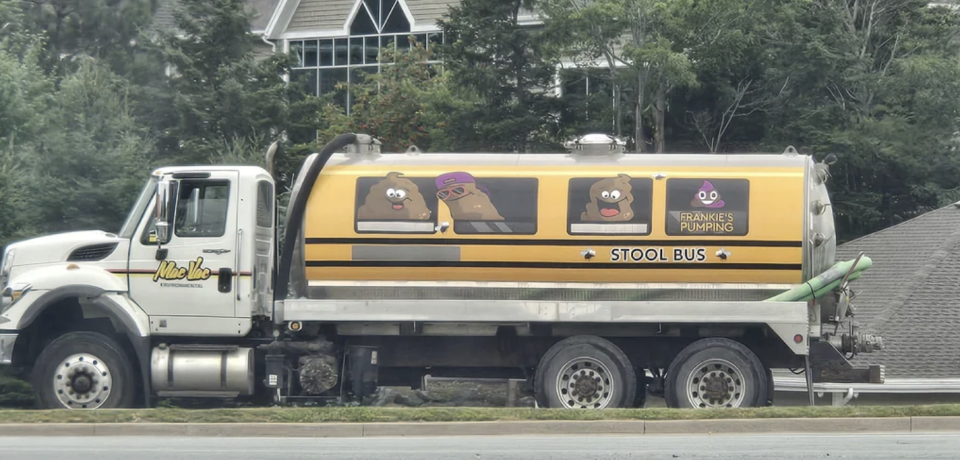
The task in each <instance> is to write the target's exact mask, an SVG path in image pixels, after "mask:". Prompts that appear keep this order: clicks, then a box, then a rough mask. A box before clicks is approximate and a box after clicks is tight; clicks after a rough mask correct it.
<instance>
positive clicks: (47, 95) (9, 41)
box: [0, 0, 54, 247]
mask: <svg viewBox="0 0 960 460" xmlns="http://www.w3.org/2000/svg"><path fill="white" fill-rule="evenodd" d="M23 26H24V21H23V16H22V14H21V12H20V10H19V8H17V6H16V4H15V2H13V1H10V0H0V28H2V30H3V34H2V35H0V211H3V212H4V215H5V217H4V218H3V219H0V247H3V246H4V245H5V244H6V243H8V242H9V241H10V239H12V238H13V237H14V235H15V233H16V230H17V226H18V222H19V219H18V218H17V217H18V216H19V213H17V212H15V211H14V210H15V209H17V203H18V200H19V198H21V197H23V196H24V193H23V190H21V189H20V188H19V187H17V184H16V182H15V179H16V178H17V176H18V174H20V172H21V170H22V167H23V166H24V164H26V163H27V162H28V160H29V158H28V156H27V152H26V150H27V148H28V145H29V144H30V143H31V142H33V141H35V140H36V139H39V138H41V137H42V135H43V133H44V131H45V130H46V128H47V120H46V118H45V116H44V115H45V113H46V111H47V109H48V107H49V106H50V104H51V102H52V99H53V98H52V96H51V94H52V92H53V91H54V86H53V83H52V82H51V81H50V80H49V79H48V78H47V77H46V76H45V75H44V72H43V69H42V68H41V66H40V61H41V58H40V55H41V52H42V48H41V46H42V43H41V41H40V37H38V36H36V35H34V34H31V33H30V32H29V31H27V30H25V29H24V27H23Z"/></svg>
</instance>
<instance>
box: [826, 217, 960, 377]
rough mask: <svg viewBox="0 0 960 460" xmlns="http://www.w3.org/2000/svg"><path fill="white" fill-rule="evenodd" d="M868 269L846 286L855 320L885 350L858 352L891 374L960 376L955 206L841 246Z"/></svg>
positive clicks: (842, 254) (959, 239) (959, 220)
mask: <svg viewBox="0 0 960 460" xmlns="http://www.w3.org/2000/svg"><path fill="white" fill-rule="evenodd" d="M861 251H862V252H863V253H864V254H865V255H867V256H869V257H870V258H871V259H873V267H872V268H871V269H870V270H867V271H866V272H865V273H864V275H863V276H862V277H861V278H860V279H858V280H857V281H855V282H853V284H851V287H853V289H854V291H856V292H857V296H856V298H855V300H854V305H855V306H856V308H857V311H856V318H857V319H858V323H860V324H861V327H862V329H863V330H864V331H865V332H871V333H876V334H879V335H881V336H882V337H883V340H884V348H885V349H884V350H883V351H881V352H879V353H872V354H869V355H860V356H858V357H857V358H856V361H858V362H861V363H873V364H883V365H885V366H886V371H887V375H888V376H891V377H911V378H960V359H958V358H960V340H958V339H957V332H958V331H960V203H957V204H955V205H949V206H945V207H943V208H940V209H937V210H934V211H930V212H928V213H926V214H922V215H920V216H918V217H915V218H913V219H910V220H908V221H905V222H902V223H900V224H898V225H895V226H893V227H889V228H887V229H884V230H881V231H879V232H877V233H873V234H871V235H867V236H864V237H862V238H859V239H856V240H853V241H850V242H848V243H846V244H843V245H840V246H839V247H838V248H837V257H838V260H848V259H852V258H854V257H856V256H857V254H858V253H860V252H861Z"/></svg>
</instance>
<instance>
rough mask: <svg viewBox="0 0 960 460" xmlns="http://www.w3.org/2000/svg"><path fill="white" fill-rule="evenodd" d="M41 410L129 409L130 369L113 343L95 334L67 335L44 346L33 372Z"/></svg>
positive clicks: (133, 389) (132, 378) (132, 390)
mask: <svg viewBox="0 0 960 460" xmlns="http://www.w3.org/2000/svg"><path fill="white" fill-rule="evenodd" d="M33 389H34V394H35V395H36V398H37V402H38V403H39V405H40V407H41V408H42V409H64V408H66V409H115V408H128V407H132V406H133V403H134V398H135V397H136V393H137V385H136V380H135V374H134V371H133V365H132V364H131V361H130V358H129V356H127V354H126V353H124V352H123V349H122V348H121V347H120V346H119V345H118V344H117V342H116V341H114V340H113V339H111V338H110V337H107V336H105V335H103V334H100V333H97V332H87V331H78V332H69V333H66V334H64V335H62V336H60V337H58V338H57V339H56V340H54V341H53V342H51V343H50V345H47V347H46V348H44V349H43V352H41V353H40V356H39V357H38V358H37V362H36V364H35V365H34V368H33Z"/></svg>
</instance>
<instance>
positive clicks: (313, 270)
mask: <svg viewBox="0 0 960 460" xmlns="http://www.w3.org/2000/svg"><path fill="white" fill-rule="evenodd" d="M307 278H308V279H311V280H331V281H358V280H377V281H409V280H423V281H462V280H483V281H512V282H518V281H526V280H536V281H537V282H544V283H672V282H680V281H678V280H683V282H688V283H745V282H750V283H772V284H788V283H789V284H793V283H799V282H801V279H800V278H801V275H800V270H680V269H676V270H652V269H648V270H592V269H591V270H586V269H580V270H578V269H534V268H525V269H507V270H505V269H502V268H462V267H453V268H451V267H441V268H425V267H307ZM745 280H749V281H745Z"/></svg>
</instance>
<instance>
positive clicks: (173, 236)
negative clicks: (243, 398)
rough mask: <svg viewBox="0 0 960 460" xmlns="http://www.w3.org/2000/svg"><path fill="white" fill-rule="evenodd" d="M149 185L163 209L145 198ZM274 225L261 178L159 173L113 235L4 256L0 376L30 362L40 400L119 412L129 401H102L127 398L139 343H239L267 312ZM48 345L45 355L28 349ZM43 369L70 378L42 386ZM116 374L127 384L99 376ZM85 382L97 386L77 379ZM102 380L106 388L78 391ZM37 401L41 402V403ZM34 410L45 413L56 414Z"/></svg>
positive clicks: (258, 174)
mask: <svg viewBox="0 0 960 460" xmlns="http://www.w3.org/2000/svg"><path fill="white" fill-rule="evenodd" d="M158 184H164V186H163V187H161V188H160V190H168V191H169V192H168V193H169V194H170V196H169V197H165V196H163V194H158V193H157V190H158ZM163 203H166V204H167V208H168V209H162V208H163ZM168 215H169V216H176V217H175V218H174V219H172V222H171V224H172V225H170V226H169V228H166V227H167V226H166V225H160V228H159V229H158V228H157V226H156V225H155V222H156V221H157V218H158V217H160V218H161V221H163V220H164V219H166V217H167V216H168ZM275 221H276V219H275V201H274V183H273V179H272V178H271V177H270V175H269V173H268V172H267V171H265V170H264V169H262V168H258V167H244V166H238V167H202V168H197V167H177V168H163V169H158V170H156V171H154V172H153V174H152V175H151V177H150V180H149V181H148V182H147V184H146V185H145V186H144V188H143V191H142V192H141V194H140V196H139V198H137V201H136V203H135V205H134V208H133V211H132V212H131V213H130V215H129V216H128V217H127V220H126V222H125V224H124V225H123V228H122V229H121V230H120V232H119V233H118V234H111V233H105V232H98V231H87V232H74V233H66V234H61V235H52V236H45V237H40V238H36V239H32V240H27V241H22V242H18V243H14V244H11V245H9V246H8V247H7V248H6V250H5V251H4V254H3V259H2V265H0V287H2V289H3V296H2V297H0V302H2V303H0V312H2V313H0V364H11V363H13V364H26V361H24V360H29V359H30V357H31V356H33V357H36V358H37V363H36V366H35V369H34V373H35V375H38V374H40V375H42V374H46V375H48V378H47V379H43V378H39V380H35V382H36V383H40V384H41V385H44V384H51V385H53V386H54V387H56V388H55V391H53V392H52V393H56V394H57V395H59V403H62V404H63V405H66V406H70V407H72V406H77V407H88V408H92V407H100V406H101V405H103V404H106V403H107V402H108V400H109V401H116V402H117V403H118V404H117V405H114V404H108V405H109V406H113V407H119V406H122V405H129V404H130V403H131V402H132V401H131V400H129V399H127V398H132V397H133V395H134V393H132V392H131V393H130V394H129V395H127V394H126V393H125V394H124V395H123V396H124V398H122V399H123V400H122V401H121V399H117V398H113V399H111V398H107V396H109V395H110V394H113V393H116V392H117V391H126V390H127V388H120V386H119V385H120V384H122V385H124V386H129V387H130V388H131V389H132V388H136V385H134V382H128V381H126V379H127V378H129V377H130V376H131V375H134V374H133V366H132V365H130V364H129V363H132V362H137V361H138V360H145V361H146V362H150V360H151V357H150V350H151V344H150V337H152V336H167V337H171V338H175V337H183V336H197V335H201V336H204V337H210V338H216V337H224V338H226V337H244V336H247V335H249V334H250V332H251V328H252V325H253V318H254V317H255V316H256V315H257V314H260V315H263V314H265V313H266V312H267V310H268V309H270V308H271V304H272V298H271V292H272V290H271V285H270V283H271V281H272V270H273V257H274V242H275V238H274V237H275V234H274V229H275ZM158 230H159V231H158ZM62 331H69V332H67V333H66V334H65V335H61V332H62ZM93 334H95V335H93ZM58 335H59V338H57V339H56V340H54V343H53V345H55V346H52V347H51V346H46V345H47V344H45V343H43V341H44V340H40V341H35V340H33V338H37V337H49V338H52V337H55V336H58ZM18 337H24V338H23V339H18ZM71 337H79V338H80V339H83V340H82V341H81V342H82V343H86V342H91V341H93V342H97V343H95V345H96V347H95V349H98V350H101V351H102V352H103V353H104V354H105V355H110V356H111V357H113V358H115V360H118V362H121V363H122V364H120V365H119V366H122V367H127V368H129V369H108V368H107V367H105V366H106V364H105V363H107V362H109V361H110V360H108V359H105V358H107V356H103V357H101V356H98V355H97V354H96V353H92V352H83V353H77V352H78V351H79V350H80V349H81V348H82V347H83V346H82V345H80V346H75V345H73V344H74V343H77V342H75V341H73V340H72V339H71ZM28 338H30V339H28ZM27 340H30V342H29V343H30V344H31V345H30V346H29V347H26V346H25V347H18V348H17V353H14V343H17V342H18V341H19V342H21V343H27ZM37 347H39V348H42V349H43V352H42V353H40V354H39V355H38V356H37V355H36V354H35V353H36V352H37V351H38V349H39V348H37ZM115 355H120V356H119V357H117V356H115ZM90 363H96V364H90ZM54 367H55V368H58V369H59V368H67V367H73V368H74V369H81V371H78V372H79V374H77V375H79V376H80V377H76V376H74V377H75V378H74V380H76V381H75V382H74V381H71V379H70V378H66V377H68V376H63V375H62V374H60V373H57V375H56V376H53V375H52V373H51V372H52V368H54ZM120 370H123V371H124V373H125V374H130V375H124V376H122V377H119V376H118V377H114V376H112V375H111V371H116V372H119V371H120ZM96 373H100V374H106V375H101V378H100V379H93V377H90V376H87V374H91V375H93V374H96ZM137 374H139V373H137ZM51 377H52V379H53V380H55V382H52V381H51ZM81 377H82V378H81ZM104 379H110V380H112V381H113V383H114V385H113V386H112V387H111V386H105V385H99V386H95V385H93V384H92V383H88V381H89V382H92V381H99V380H104ZM61 382H63V383H61ZM101 383H102V382H101ZM78 385H81V386H83V388H84V389H86V388H87V387H89V391H80V390H77V389H76V387H77V386H78ZM104 387H105V388H107V389H106V390H104V389H103V388H104ZM71 388H73V389H71ZM98 388H99V390H98ZM245 389H246V388H245ZM38 392H39V394H40V395H41V399H44V396H43V395H49V394H50V393H51V392H49V391H47V392H45V391H43V388H40V389H38ZM46 399H47V401H43V402H44V405H45V406H48V405H53V406H58V405H59V404H53V403H54V402H55V401H50V400H49V399H50V398H49V397H46ZM121 402H122V403H123V404H120V403H121ZM47 403H50V404H47Z"/></svg>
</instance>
